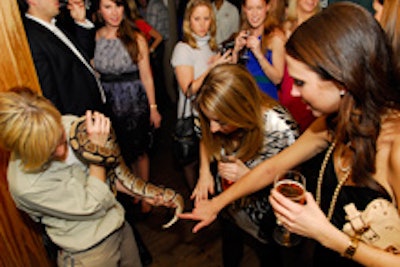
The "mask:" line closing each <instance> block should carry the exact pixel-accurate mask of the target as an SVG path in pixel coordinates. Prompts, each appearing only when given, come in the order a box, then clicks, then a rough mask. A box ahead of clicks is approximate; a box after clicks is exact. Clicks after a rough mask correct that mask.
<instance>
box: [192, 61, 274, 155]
mask: <svg viewBox="0 0 400 267" xmlns="http://www.w3.org/2000/svg"><path fill="white" fill-rule="evenodd" d="M199 92H200V93H199V95H198V97H197V99H196V107H197V109H198V111H199V117H200V123H201V129H202V140H203V142H204V144H205V146H206V147H207V151H208V152H209V154H210V155H209V156H210V158H216V159H219V156H220V151H221V148H222V147H224V149H226V150H227V152H228V153H232V152H233V151H235V153H236V156H237V157H238V158H240V159H241V160H242V161H243V162H244V161H247V160H249V159H251V158H253V157H254V156H255V155H256V154H257V152H259V150H260V149H261V148H262V144H263V140H264V128H265V126H264V122H263V114H264V113H263V110H264V109H265V108H272V107H273V106H275V105H276V104H277V103H276V102H275V101H274V100H273V99H272V98H270V97H268V96H267V95H265V94H263V93H262V92H261V91H260V89H259V88H258V87H257V84H256V82H255V80H254V78H253V76H252V75H251V74H250V73H249V72H248V71H247V70H246V68H245V67H243V66H241V65H233V64H222V65H219V66H217V67H215V68H213V69H212V70H211V71H210V73H209V74H208V75H207V77H206V78H205V80H204V83H203V85H202V87H201V89H200V90H199ZM205 110H206V111H208V112H210V113H212V114H213V115H214V116H216V118H218V120H220V121H221V122H223V123H226V124H228V125H232V126H235V127H237V128H238V129H237V130H236V131H235V132H234V133H232V134H230V135H225V134H220V133H212V132H211V130H210V120H209V118H208V117H207V116H206V115H205V114H204V111H205Z"/></svg>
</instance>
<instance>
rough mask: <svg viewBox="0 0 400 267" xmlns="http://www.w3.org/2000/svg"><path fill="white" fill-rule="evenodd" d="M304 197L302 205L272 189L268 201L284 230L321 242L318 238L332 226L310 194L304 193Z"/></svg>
mask: <svg viewBox="0 0 400 267" xmlns="http://www.w3.org/2000/svg"><path fill="white" fill-rule="evenodd" d="M305 197H306V204H305V205H302V204H299V203H296V202H294V201H292V200H290V199H289V198H286V197H285V196H283V195H282V194H281V193H279V192H278V191H277V190H276V189H272V190H271V194H270V196H269V201H270V203H271V205H272V208H273V209H274V212H275V215H276V217H277V219H278V220H279V221H280V222H281V223H282V224H283V226H284V227H285V228H286V229H288V230H289V231H290V232H293V233H296V234H299V235H302V236H306V237H309V238H312V239H315V240H317V241H319V242H321V240H320V238H321V237H322V236H326V233H325V231H326V230H329V229H330V228H331V227H332V225H331V224H330V222H329V221H328V219H327V218H326V216H325V214H324V213H323V212H322V210H321V209H320V207H319V206H318V205H317V203H316V202H315V200H314V198H313V196H312V195H311V193H309V192H306V194H305ZM328 235H329V234H328Z"/></svg>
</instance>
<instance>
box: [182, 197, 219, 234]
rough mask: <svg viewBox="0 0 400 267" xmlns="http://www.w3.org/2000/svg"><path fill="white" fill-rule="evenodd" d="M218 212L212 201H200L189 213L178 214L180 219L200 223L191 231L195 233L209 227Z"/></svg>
mask: <svg viewBox="0 0 400 267" xmlns="http://www.w3.org/2000/svg"><path fill="white" fill-rule="evenodd" d="M218 212H219V210H218V209H217V208H215V207H214V205H213V200H212V199H211V200H201V201H198V202H197V203H196V204H195V207H194V209H193V210H192V212H191V213H188V212H186V213H182V214H179V215H178V216H179V218H180V219H186V220H195V221H200V222H199V223H197V224H196V225H195V226H194V227H193V229H192V232H193V233H197V232H198V231H199V230H200V229H202V228H204V227H206V226H208V225H210V224H211V223H212V222H213V221H214V220H215V219H216V218H217V214H218Z"/></svg>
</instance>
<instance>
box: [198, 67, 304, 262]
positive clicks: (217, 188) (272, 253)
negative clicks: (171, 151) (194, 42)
mask: <svg viewBox="0 0 400 267" xmlns="http://www.w3.org/2000/svg"><path fill="white" fill-rule="evenodd" d="M196 106H197V107H198V111H199V117H200V124H201V135H202V138H201V145H200V147H201V152H200V177H199V180H198V182H197V185H196V187H195V189H194V191H193V194H192V199H195V202H196V203H197V202H199V201H201V200H204V199H207V198H208V196H209V195H213V194H214V193H221V192H222V191H223V190H224V189H226V186H227V184H232V183H234V182H236V181H237V180H240V178H241V177H242V176H244V175H245V174H246V173H248V172H249V171H250V170H251V169H252V168H254V167H255V166H257V165H258V164H260V163H261V162H262V161H263V160H265V159H267V158H270V157H272V156H273V155H275V154H277V153H278V152H280V151H281V150H283V149H284V148H286V147H287V146H289V145H290V144H292V143H293V142H294V141H295V139H296V137H297V134H298V132H297V125H296V123H295V122H294V121H293V119H292V117H291V116H290V115H289V114H288V113H287V112H286V111H285V110H284V109H283V108H282V107H281V106H280V105H279V104H278V103H277V102H276V101H274V100H273V99H272V98H271V97H269V96H268V95H266V94H264V93H262V92H261V91H260V90H259V89H258V87H257V84H256V82H255V80H254V79H253V77H252V76H251V74H250V73H249V72H248V71H247V70H246V68H245V67H243V66H241V65H233V64H224V65H219V66H217V67H215V68H214V69H212V70H211V71H210V73H209V74H208V75H207V76H206V78H205V80H204V83H203V85H202V87H201V89H200V92H199V95H198V97H197V99H196ZM210 165H211V166H212V167H211V169H214V167H215V166H216V165H217V166H216V169H217V170H215V171H211V169H210ZM268 192H269V189H266V190H261V191H259V192H256V193H255V194H253V195H251V196H249V197H245V198H242V199H240V200H239V201H236V202H234V203H231V205H229V206H228V207H227V209H226V210H224V212H223V215H222V216H221V218H220V222H221V224H222V227H221V229H222V255H223V262H224V266H225V267H228V266H239V264H240V261H241V260H242V255H243V244H244V243H245V240H247V239H246V236H248V237H250V239H251V240H252V241H251V242H248V243H250V246H251V247H252V248H253V249H254V250H255V253H256V254H257V255H258V257H259V259H260V262H261V266H266V265H268V266H280V265H281V263H280V260H281V259H280V257H279V256H278V255H279V251H278V247H277V246H276V245H275V244H274V243H273V242H271V236H270V233H271V231H272V227H273V224H274V222H275V217H274V216H273V213H272V210H271V207H270V205H269V201H268V197H267V196H268ZM248 237H247V238H248Z"/></svg>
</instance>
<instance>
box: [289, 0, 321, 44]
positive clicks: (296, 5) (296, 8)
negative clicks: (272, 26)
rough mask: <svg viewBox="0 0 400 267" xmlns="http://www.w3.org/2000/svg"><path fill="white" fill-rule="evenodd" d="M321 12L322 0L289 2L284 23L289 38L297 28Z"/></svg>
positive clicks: (290, 0)
mask: <svg viewBox="0 0 400 267" xmlns="http://www.w3.org/2000/svg"><path fill="white" fill-rule="evenodd" d="M319 11H321V4H320V0H311V1H310V0H288V7H287V9H286V19H285V23H284V30H285V34H286V36H287V38H289V37H290V35H291V34H292V32H293V31H294V30H295V29H296V28H297V26H299V25H300V24H302V23H303V22H304V21H306V20H307V19H309V18H310V17H311V16H312V15H314V14H316V13H317V12H319Z"/></svg>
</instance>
